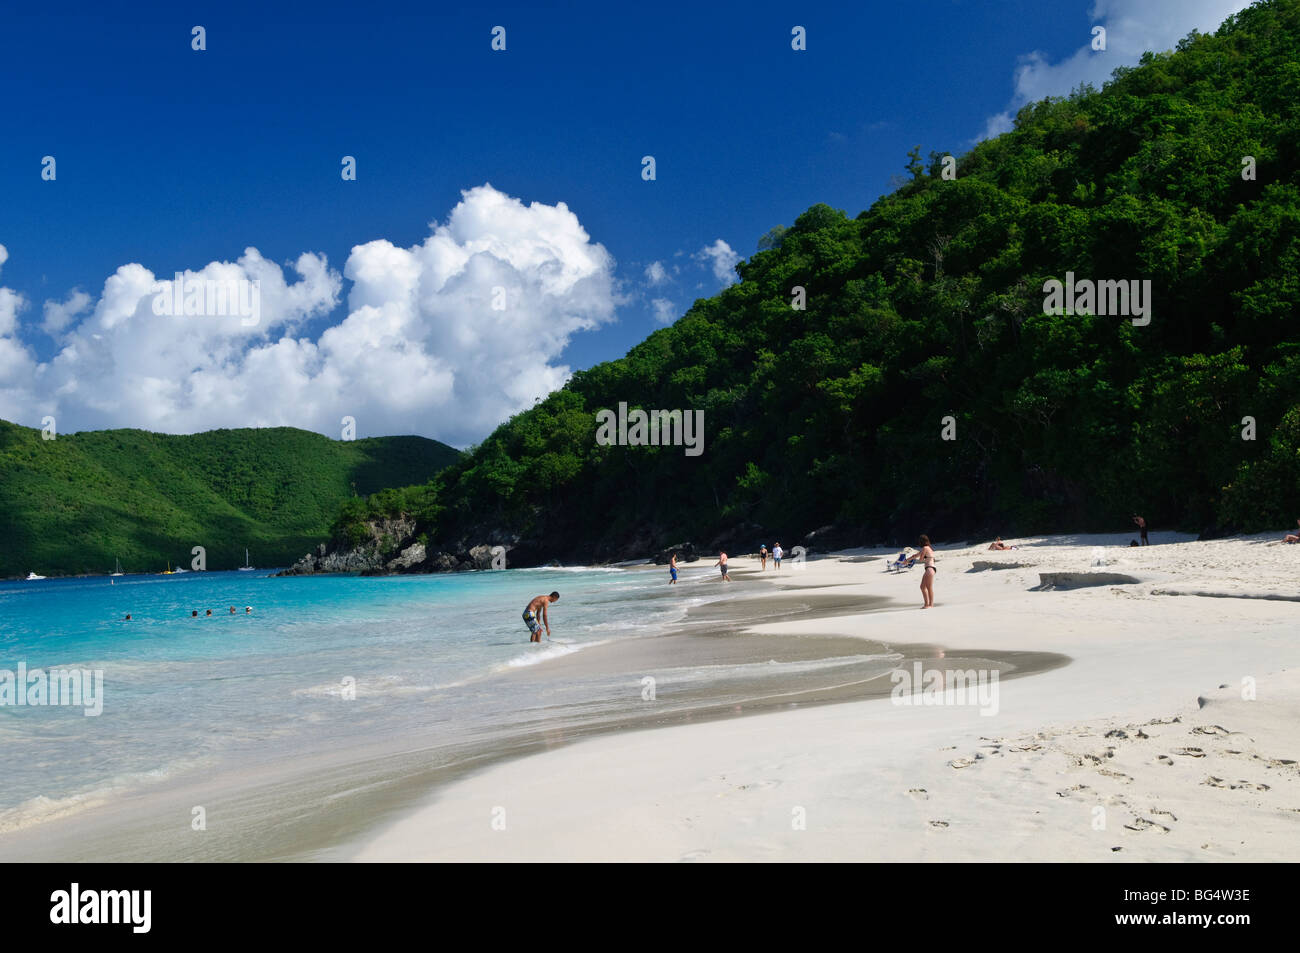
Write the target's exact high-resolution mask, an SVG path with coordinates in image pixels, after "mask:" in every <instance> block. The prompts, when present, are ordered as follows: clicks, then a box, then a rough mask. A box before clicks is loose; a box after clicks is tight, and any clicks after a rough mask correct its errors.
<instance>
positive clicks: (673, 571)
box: [668, 553, 677, 586]
mask: <svg viewBox="0 0 1300 953" xmlns="http://www.w3.org/2000/svg"><path fill="white" fill-rule="evenodd" d="M668 574H669V575H670V576H672V579H671V580H670V581H669V583H668V585H670V586H675V585H677V554H676V553H673V555H672V558H671V559H669V560H668Z"/></svg>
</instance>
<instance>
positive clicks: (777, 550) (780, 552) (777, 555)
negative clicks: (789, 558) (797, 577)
mask: <svg viewBox="0 0 1300 953" xmlns="http://www.w3.org/2000/svg"><path fill="white" fill-rule="evenodd" d="M784 555H785V550H784V549H782V548H781V544H780V543H777V544H776V545H775V546H773V547H772V562H773V563H775V564H776V568H777V569H778V570H779V569H780V568H781V557H782V556H784Z"/></svg>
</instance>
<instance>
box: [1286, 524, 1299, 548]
mask: <svg viewBox="0 0 1300 953" xmlns="http://www.w3.org/2000/svg"><path fill="white" fill-rule="evenodd" d="M1295 525H1296V527H1297V528H1296V531H1295V532H1294V533H1287V535H1286V536H1285V537H1283V539H1282V542H1284V543H1300V520H1296V521H1295Z"/></svg>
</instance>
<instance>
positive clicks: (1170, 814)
mask: <svg viewBox="0 0 1300 953" xmlns="http://www.w3.org/2000/svg"><path fill="white" fill-rule="evenodd" d="M1147 813H1148V814H1159V815H1161V816H1162V817H1167V818H1169V819H1170V820H1171V821H1177V820H1178V818H1176V817H1174V812H1173V811H1162V810H1160V808H1158V807H1153V808H1151V810H1149V811H1147Z"/></svg>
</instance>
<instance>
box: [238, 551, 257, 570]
mask: <svg viewBox="0 0 1300 953" xmlns="http://www.w3.org/2000/svg"><path fill="white" fill-rule="evenodd" d="M255 568H257V567H255V566H253V565H252V564H251V563H250V562H249V561H248V550H247V549H245V550H244V565H242V566H240V567H239V571H240V572H252V571H253V570H254V569H255Z"/></svg>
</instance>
